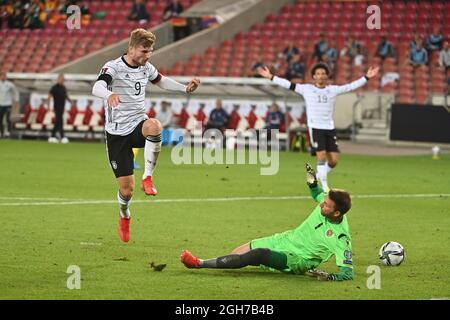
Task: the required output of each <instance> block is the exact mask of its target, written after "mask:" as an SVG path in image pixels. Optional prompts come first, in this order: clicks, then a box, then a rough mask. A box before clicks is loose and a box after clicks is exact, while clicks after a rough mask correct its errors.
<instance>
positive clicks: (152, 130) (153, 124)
mask: <svg viewBox="0 0 450 320" xmlns="http://www.w3.org/2000/svg"><path fill="white" fill-rule="evenodd" d="M143 131H144V136H157V135H159V134H161V131H162V126H161V122H159V120H157V119H154V118H151V119H148V120H146V121H145V122H144V130H143Z"/></svg>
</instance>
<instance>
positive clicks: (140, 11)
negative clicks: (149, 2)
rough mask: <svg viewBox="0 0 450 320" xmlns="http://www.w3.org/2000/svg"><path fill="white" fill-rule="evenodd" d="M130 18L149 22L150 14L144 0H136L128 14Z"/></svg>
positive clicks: (140, 21)
mask: <svg viewBox="0 0 450 320" xmlns="http://www.w3.org/2000/svg"><path fill="white" fill-rule="evenodd" d="M128 20H131V21H139V23H141V24H143V23H147V22H148V21H150V15H149V14H148V12H147V9H146V8H145V3H144V0H135V1H134V3H133V6H132V7H131V12H130V14H129V15H128Z"/></svg>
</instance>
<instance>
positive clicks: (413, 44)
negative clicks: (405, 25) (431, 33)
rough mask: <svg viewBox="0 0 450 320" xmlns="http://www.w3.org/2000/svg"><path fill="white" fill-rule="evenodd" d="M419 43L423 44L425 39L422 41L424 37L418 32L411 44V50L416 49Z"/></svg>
mask: <svg viewBox="0 0 450 320" xmlns="http://www.w3.org/2000/svg"><path fill="white" fill-rule="evenodd" d="M418 42H422V43H423V39H422V36H421V35H420V34H419V33H417V32H416V33H415V34H414V38H413V39H412V40H411V41H410V42H409V50H413V49H416V47H417V43H418Z"/></svg>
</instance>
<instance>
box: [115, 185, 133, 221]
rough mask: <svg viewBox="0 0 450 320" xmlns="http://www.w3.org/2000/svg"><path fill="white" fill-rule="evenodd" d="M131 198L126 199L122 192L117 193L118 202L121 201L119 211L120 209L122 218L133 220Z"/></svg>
mask: <svg viewBox="0 0 450 320" xmlns="http://www.w3.org/2000/svg"><path fill="white" fill-rule="evenodd" d="M131 198H132V197H130V198H126V197H125V196H123V195H122V194H121V193H120V190H119V191H118V192H117V200H118V201H119V209H120V216H121V217H122V218H125V219H130V218H131V213H130V204H131Z"/></svg>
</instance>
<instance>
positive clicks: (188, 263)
mask: <svg viewBox="0 0 450 320" xmlns="http://www.w3.org/2000/svg"><path fill="white" fill-rule="evenodd" d="M180 260H181V262H182V263H183V264H184V266H185V267H186V268H189V269H191V268H199V267H200V259H199V258H197V257H195V256H193V255H192V253H191V252H190V251H189V250H184V251H183V252H182V253H181V256H180Z"/></svg>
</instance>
